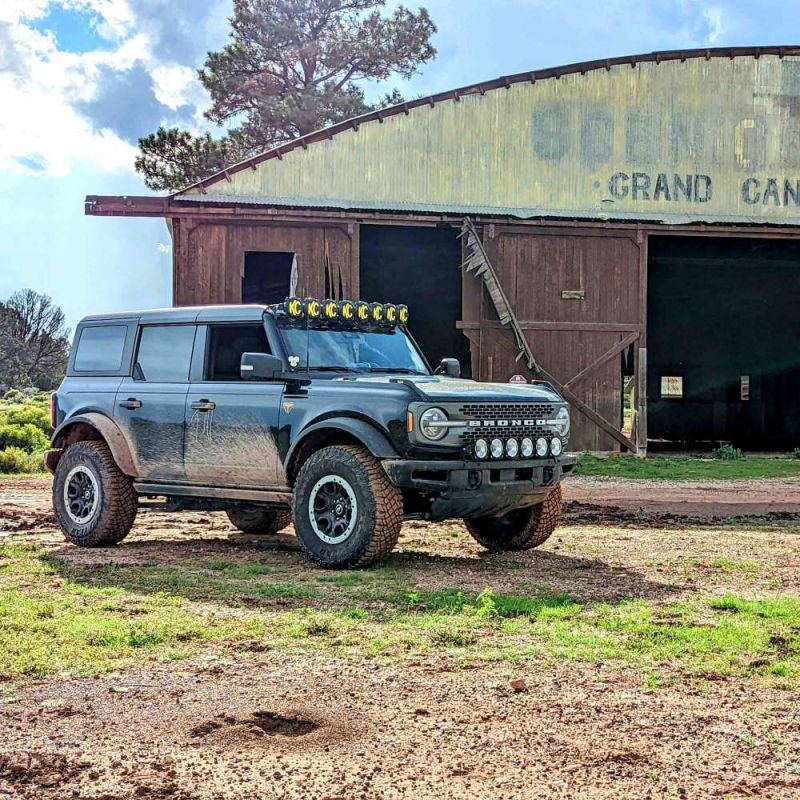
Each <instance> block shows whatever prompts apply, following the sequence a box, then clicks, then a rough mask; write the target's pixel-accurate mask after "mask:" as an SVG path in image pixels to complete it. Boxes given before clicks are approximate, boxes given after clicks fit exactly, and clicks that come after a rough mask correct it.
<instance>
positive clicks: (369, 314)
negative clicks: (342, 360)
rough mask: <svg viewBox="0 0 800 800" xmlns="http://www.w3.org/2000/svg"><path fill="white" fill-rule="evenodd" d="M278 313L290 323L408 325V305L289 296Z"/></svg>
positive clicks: (365, 325)
mask: <svg viewBox="0 0 800 800" xmlns="http://www.w3.org/2000/svg"><path fill="white" fill-rule="evenodd" d="M278 313H279V314H281V315H283V316H286V317H288V318H289V319H291V320H295V321H297V322H302V321H305V320H308V321H312V322H320V323H323V324H326V323H327V324H339V325H345V326H349V325H353V326H359V327H375V326H378V327H382V328H394V327H396V326H398V325H407V324H408V319H409V313H408V306H407V305H403V304H402V303H401V304H395V303H368V302H366V301H364V300H317V299H315V298H313V297H307V298H303V299H301V298H299V297H288V298H286V300H285V301H284V302H283V303H281V305H280V306H278Z"/></svg>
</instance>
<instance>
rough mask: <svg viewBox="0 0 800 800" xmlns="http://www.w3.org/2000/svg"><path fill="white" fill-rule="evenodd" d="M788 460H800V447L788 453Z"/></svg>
mask: <svg viewBox="0 0 800 800" xmlns="http://www.w3.org/2000/svg"><path fill="white" fill-rule="evenodd" d="M786 458H793V459H796V460H800V447H795V449H794V450H792V451H791V453H787V454H786Z"/></svg>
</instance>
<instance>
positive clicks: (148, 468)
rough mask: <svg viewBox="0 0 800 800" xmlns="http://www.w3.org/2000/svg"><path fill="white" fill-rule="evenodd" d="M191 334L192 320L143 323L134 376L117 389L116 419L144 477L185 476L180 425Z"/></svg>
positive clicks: (167, 478) (168, 478) (172, 478)
mask: <svg viewBox="0 0 800 800" xmlns="http://www.w3.org/2000/svg"><path fill="white" fill-rule="evenodd" d="M195 333H196V326H195V325H192V324H180V325H163V324H154V325H142V326H141V328H140V330H139V336H138V341H137V344H136V352H135V355H134V362H133V370H132V372H133V375H132V376H131V377H126V378H123V380H122V383H121V384H120V386H119V389H118V390H117V396H116V403H115V419H116V420H117V424H118V425H119V426H120V428H121V429H122V430H123V433H124V434H125V436H126V437H127V439H128V442H129V444H130V446H131V450H132V455H133V458H134V461H135V462H136V463H137V464H138V472H139V477H140V478H141V479H143V480H148V481H165V482H175V481H183V480H184V479H185V470H184V464H183V460H184V459H183V443H184V430H183V428H184V416H185V409H186V394H187V392H188V391H189V367H190V365H191V362H192V351H193V350H194V340H195Z"/></svg>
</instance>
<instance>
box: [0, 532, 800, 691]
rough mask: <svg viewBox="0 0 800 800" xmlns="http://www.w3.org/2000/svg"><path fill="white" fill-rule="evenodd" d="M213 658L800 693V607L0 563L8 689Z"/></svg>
mask: <svg viewBox="0 0 800 800" xmlns="http://www.w3.org/2000/svg"><path fill="white" fill-rule="evenodd" d="M705 566H707V565H705ZM757 566H758V565H755V566H754V565H752V564H751V563H749V562H748V563H744V562H743V563H741V564H740V563H739V562H735V561H730V562H726V563H725V564H719V565H717V568H718V569H723V568H724V569H730V570H738V569H742V570H751V569H754V568H756V567H757ZM209 646H215V647H222V648H223V649H224V650H228V651H231V652H233V651H235V652H247V651H262V650H265V649H272V648H292V649H296V650H299V651H304V650H305V651H308V650H315V651H326V652H328V653H330V654H334V655H337V656H339V657H343V658H346V659H353V660H359V661H361V660H364V659H380V660H398V659H407V658H418V657H420V656H422V655H424V654H430V653H433V652H438V653H447V654H448V655H449V656H450V657H452V658H453V659H454V660H456V661H457V662H458V663H461V664H463V665H464V666H469V665H470V664H474V663H476V662H481V661H506V662H510V663H520V662H525V661H529V660H537V659H544V660H546V661H553V660H559V659H577V660H581V661H588V662H603V663H605V664H607V665H619V666H633V667H636V668H638V669H640V670H641V674H642V680H643V681H644V682H645V683H647V685H652V686H657V685H660V684H661V683H662V682H664V681H672V680H676V679H680V680H683V679H686V678H695V679H699V680H702V679H704V678H708V677H718V676H750V677H751V678H753V679H756V680H760V681H764V682H768V683H771V684H773V685H778V686H785V687H786V688H796V687H798V686H800V597H797V596H781V597H771V598H769V599H753V598H748V597H745V596H740V595H738V594H730V593H723V594H720V595H719V596H712V597H703V598H697V599H690V600H685V599H683V600H681V601H680V602H663V601H660V602H651V601H646V600H641V599H637V600H623V601H621V602H618V603H608V602H602V603H591V602H581V601H580V600H579V599H577V598H575V597H572V596H570V595H567V594H552V593H547V592H544V591H542V590H540V589H538V588H537V587H536V586H530V587H529V589H528V590H526V591H525V592H517V593H515V594H503V593H495V592H493V591H492V590H491V589H488V588H487V589H486V590H485V591H483V592H480V593H476V594H470V593H463V592H461V591H459V590H458V589H455V588H453V589H448V588H445V589H441V590H437V591H423V590H420V589H418V588H417V587H415V586H414V585H413V583H412V581H411V580H410V578H409V576H408V575H407V574H406V573H405V571H404V570H402V569H400V568H398V567H396V566H392V565H391V562H390V565H389V566H384V567H381V568H378V569H374V570H362V571H354V572H347V573H340V574H324V573H319V572H307V573H301V574H297V573H296V572H292V571H290V570H288V569H284V568H281V567H280V566H278V565H274V564H258V563H255V564H254V563H248V564H237V563H233V562H232V561H228V560H216V561H198V562H191V561H189V562H184V563H180V564H171V565H169V566H166V565H162V564H145V565H135V566H112V565H94V566H92V567H91V568H90V567H79V566H76V565H75V564H71V563H68V562H67V561H64V560H62V559H61V558H59V557H58V556H56V555H54V554H53V553H52V552H51V551H48V550H46V549H42V548H36V547H31V546H25V545H15V546H6V547H4V548H2V549H0V682H1V681H2V680H12V681H13V680H19V679H23V680H24V679H26V678H42V677H45V676H47V675H56V674H59V675H61V674H92V673H98V672H103V671H107V670H111V669H117V668H120V667H123V666H129V665H135V664H138V663H143V662H145V661H148V660H153V659H156V660H162V661H163V660H177V659H184V658H187V657H189V656H191V655H192V654H194V653H197V652H198V651H200V650H201V649H206V648H208V647H209Z"/></svg>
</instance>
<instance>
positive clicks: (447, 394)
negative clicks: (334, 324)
mask: <svg viewBox="0 0 800 800" xmlns="http://www.w3.org/2000/svg"><path fill="white" fill-rule="evenodd" d="M345 380H352V381H354V382H356V383H394V384H397V383H400V384H404V385H406V386H408V387H409V388H411V389H412V390H414V391H416V392H417V393H418V394H419V395H420V396H421V399H423V400H430V401H433V402H438V401H443V400H454V401H461V400H471V401H475V402H514V403H524V402H534V403H535V402H550V403H562V402H564V400H563V398H562V397H561V395H560V394H558V392H556V391H555V389H553V387H552V386H550V384H544V383H529V384H516V383H481V382H479V381H472V380H467V379H465V378H448V377H446V376H444V375H419V376H417V375H407V376H406V375H404V376H396V375H373V376H369V377H366V376H365V377H363V378H361V377H358V378H346V379H345Z"/></svg>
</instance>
